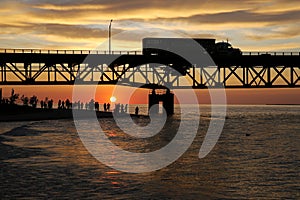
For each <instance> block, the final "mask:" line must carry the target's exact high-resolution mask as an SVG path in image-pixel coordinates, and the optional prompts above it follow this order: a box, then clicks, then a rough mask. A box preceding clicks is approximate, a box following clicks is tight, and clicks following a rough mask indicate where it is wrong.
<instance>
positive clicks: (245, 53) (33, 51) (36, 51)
mask: <svg viewBox="0 0 300 200" xmlns="http://www.w3.org/2000/svg"><path fill="white" fill-rule="evenodd" d="M0 53H30V54H102V55H103V54H104V55H109V54H111V55H142V51H111V53H109V51H100V50H46V49H0ZM242 55H243V56H258V55H272V56H300V52H269V51H264V52H263V51H260V52H258V51H257V52H252V51H243V52H242Z"/></svg>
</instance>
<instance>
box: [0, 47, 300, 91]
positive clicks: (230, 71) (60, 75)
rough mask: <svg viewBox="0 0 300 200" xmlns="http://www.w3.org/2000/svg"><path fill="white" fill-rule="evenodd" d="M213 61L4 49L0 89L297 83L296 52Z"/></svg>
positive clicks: (123, 53) (125, 53) (299, 63)
mask: <svg viewBox="0 0 300 200" xmlns="http://www.w3.org/2000/svg"><path fill="white" fill-rule="evenodd" d="M87 56H88V59H86V58H87ZM213 61H214V64H213V66H212V65H203V64H202V63H193V65H191V64H190V63H188V62H186V60H184V59H182V58H181V57H172V56H157V55H156V56H145V55H142V54H141V52H139V51H118V52H116V51H115V52H113V54H107V52H100V51H85V50H30V49H29V50H26V49H18V50H14V49H9V50H8V49H6V50H0V84H2V85H26V84H27V85H28V84H35V85H72V84H74V82H75V80H76V83H77V84H116V83H117V82H119V83H120V82H121V83H122V84H124V85H130V86H141V85H151V84H158V85H165V86H168V87H174V88H188V87H190V86H192V87H194V88H207V87H215V88H218V87H220V86H224V87H228V88H241V87H242V88H251V87H257V88H261V87H268V88H270V87H299V84H300V81H299V79H300V78H299V75H300V53H299V52H244V53H243V55H241V56H234V57H230V56H219V57H213ZM150 63H156V64H150ZM167 66H168V67H167ZM170 68H171V69H170ZM174 70H177V71H179V72H180V73H181V74H176V73H175V72H174ZM182 77H186V78H188V79H189V83H190V85H184V84H182V81H181V79H182Z"/></svg>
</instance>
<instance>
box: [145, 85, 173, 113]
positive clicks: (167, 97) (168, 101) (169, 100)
mask: <svg viewBox="0 0 300 200" xmlns="http://www.w3.org/2000/svg"><path fill="white" fill-rule="evenodd" d="M160 102H162V103H163V108H164V112H166V114H167V115H168V116H169V115H173V114H174V94H173V93H171V91H170V90H169V89H167V90H166V91H165V92H163V93H156V91H155V89H153V90H152V92H151V93H150V94H149V101H148V110H150V108H151V107H152V106H154V107H153V108H152V109H153V110H152V111H153V112H154V113H157V114H158V113H159V103H160Z"/></svg>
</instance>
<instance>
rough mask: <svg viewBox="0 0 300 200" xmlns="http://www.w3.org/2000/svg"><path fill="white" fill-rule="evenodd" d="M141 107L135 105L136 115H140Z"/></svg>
mask: <svg viewBox="0 0 300 200" xmlns="http://www.w3.org/2000/svg"><path fill="white" fill-rule="evenodd" d="M139 110H140V109H139V107H138V106H137V107H135V115H138V114H139Z"/></svg>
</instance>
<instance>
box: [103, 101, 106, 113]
mask: <svg viewBox="0 0 300 200" xmlns="http://www.w3.org/2000/svg"><path fill="white" fill-rule="evenodd" d="M103 108H104V112H106V103H104V104H103Z"/></svg>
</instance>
